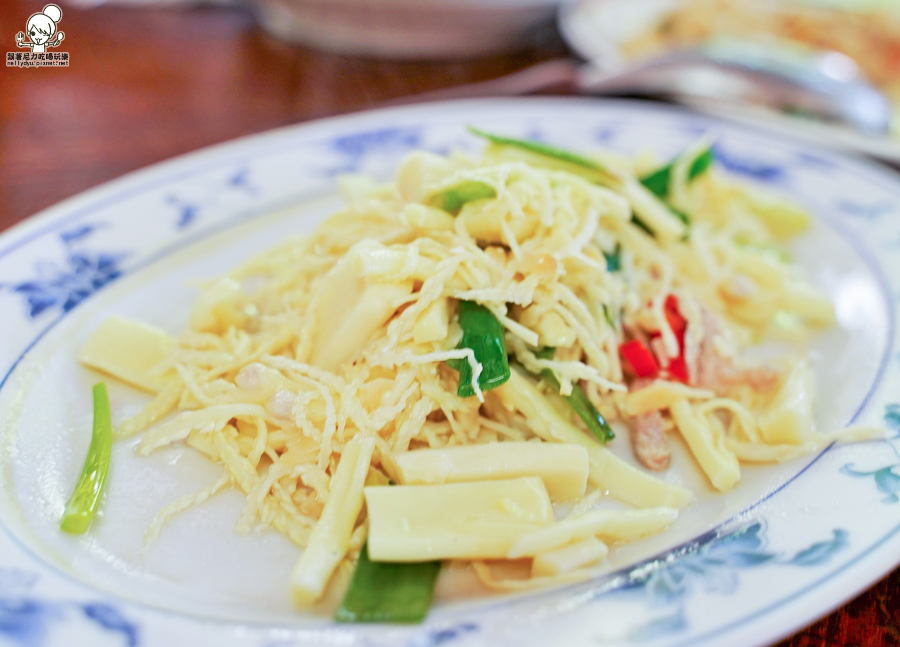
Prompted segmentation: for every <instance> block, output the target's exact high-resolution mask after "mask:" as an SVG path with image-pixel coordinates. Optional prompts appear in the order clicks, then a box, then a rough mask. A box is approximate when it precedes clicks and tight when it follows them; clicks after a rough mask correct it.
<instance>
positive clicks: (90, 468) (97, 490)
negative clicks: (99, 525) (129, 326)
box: [59, 382, 112, 535]
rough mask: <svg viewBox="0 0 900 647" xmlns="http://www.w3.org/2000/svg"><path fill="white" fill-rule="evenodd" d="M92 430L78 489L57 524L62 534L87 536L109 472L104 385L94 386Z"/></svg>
mask: <svg viewBox="0 0 900 647" xmlns="http://www.w3.org/2000/svg"><path fill="white" fill-rule="evenodd" d="M93 394H94V430H93V433H92V434H91V446H90V448H89V449H88V455H87V458H86V459H85V461H84V468H82V470H81V478H79V479H78V485H76V486H75V491H74V492H73V493H72V497H71V498H70V499H69V502H68V504H67V505H66V513H65V515H64V516H63V518H62V521H61V522H60V524H59V527H60V528H61V529H62V530H64V531H65V532H68V533H71V534H73V535H80V534H82V533H85V532H87V529H88V528H89V527H90V525H91V521H92V520H93V518H94V513H95V512H96V511H97V506H98V504H99V503H100V495H101V494H102V492H103V484H104V483H106V474H107V472H108V471H109V457H110V454H111V453H112V414H111V413H110V410H109V395H108V394H107V392H106V384H104V383H103V382H98V383H97V384H95V385H94V389H93Z"/></svg>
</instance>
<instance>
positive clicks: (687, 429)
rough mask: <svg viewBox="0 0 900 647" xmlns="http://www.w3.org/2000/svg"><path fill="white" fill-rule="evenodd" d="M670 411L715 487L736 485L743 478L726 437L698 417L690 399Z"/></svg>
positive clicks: (678, 403)
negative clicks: (689, 402)
mask: <svg viewBox="0 0 900 647" xmlns="http://www.w3.org/2000/svg"><path fill="white" fill-rule="evenodd" d="M669 412H670V413H671V414H672V420H674V421H675V425H676V426H677V427H678V431H680V432H681V435H682V436H683V437H684V439H685V441H687V444H688V447H690V448H691V453H693V454H694V458H696V459H697V462H698V463H700V467H702V468H703V471H704V472H706V475H707V476H708V477H709V480H710V482H711V483H712V484H713V487H715V488H716V489H717V490H719V491H720V492H727V491H728V490H730V489H731V488H733V487H734V486H735V484H736V483H737V482H738V481H739V480H740V479H741V466H740V464H739V463H738V459H737V457H736V456H735V455H734V452H732V451H731V450H730V449H728V447H726V446H725V438H724V436H723V435H721V434H718V433H716V430H714V429H713V428H712V427H711V426H710V425H709V424H708V423H707V422H706V421H704V420H701V419H700V418H698V417H697V416H696V415H695V414H694V412H693V410H692V409H691V405H690V404H688V401H687V400H678V401H677V402H675V403H673V404H672V406H671V407H669Z"/></svg>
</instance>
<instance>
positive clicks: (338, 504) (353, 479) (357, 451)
mask: <svg viewBox="0 0 900 647" xmlns="http://www.w3.org/2000/svg"><path fill="white" fill-rule="evenodd" d="M374 450H375V439H374V438H371V437H366V438H359V437H354V438H353V439H351V440H350V441H348V442H347V444H346V445H344V452H343V453H342V454H341V460H340V462H338V466H337V469H336V470H335V474H334V476H332V478H331V492H330V494H329V496H328V502H327V503H326V504H325V507H324V508H323V509H322V514H321V516H320V517H319V521H318V523H316V525H315V527H314V528H313V531H312V534H310V536H309V542H308V543H307V545H306V549H305V550H304V551H303V554H302V555H301V556H300V560H299V561H298V562H297V565H296V566H295V567H294V572H293V573H292V574H291V594H292V596H293V599H294V603H295V604H296V605H297V606H309V605H311V604H313V603H314V602H316V600H318V599H319V598H321V597H322V594H323V593H324V592H325V587H326V586H327V585H328V581H329V580H330V579H331V575H332V573H334V569H336V568H337V566H338V564H340V562H341V560H342V559H344V555H346V554H347V550H348V548H349V547H350V537H351V535H352V534H353V526H354V525H355V523H356V517H357V516H358V515H359V511H360V510H362V504H363V486H364V485H365V482H366V475H367V474H368V472H369V463H370V462H371V460H372V452H373V451H374Z"/></svg>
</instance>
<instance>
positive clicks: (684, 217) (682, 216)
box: [666, 204, 691, 238]
mask: <svg viewBox="0 0 900 647" xmlns="http://www.w3.org/2000/svg"><path fill="white" fill-rule="evenodd" d="M666 206H667V207H669V211H671V212H672V214H673V215H674V216H675V217H676V218H678V219H679V220H680V221H681V222H683V223H684V224H686V225H690V224H691V217H690V216H689V215H687V214H686V213H685V212H684V211H682V210H681V209H677V208H675V207H673V206H672V205H670V204H667V205H666ZM685 238H687V233H686V232H685Z"/></svg>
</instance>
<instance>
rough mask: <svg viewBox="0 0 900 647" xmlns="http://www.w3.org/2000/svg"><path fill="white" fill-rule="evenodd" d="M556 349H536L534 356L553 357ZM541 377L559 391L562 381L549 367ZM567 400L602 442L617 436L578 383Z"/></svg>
mask: <svg viewBox="0 0 900 647" xmlns="http://www.w3.org/2000/svg"><path fill="white" fill-rule="evenodd" d="M555 351H556V349H555V348H553V347H552V346H548V347H547V348H542V349H540V350H538V351H535V353H534V356H535V357H537V358H538V359H552V357H553V353H554V352H555ZM541 379H543V380H544V381H546V382H547V383H548V384H551V385H552V386H553V388H555V389H556V392H557V393H559V389H560V383H559V380H557V379H556V376H555V375H554V374H553V371H551V370H550V369H549V368H545V369H544V370H543V371H541ZM564 397H565V398H566V402H568V403H569V406H571V407H572V409H574V410H575V413H576V414H577V415H578V417H579V418H581V420H582V422H584V424H585V425H586V426H587V428H588V429H589V430H590V432H591V433H592V434H594V437H595V438H596V439H597V440H599V441H600V442H601V443H605V442H606V441H608V440H612V439H613V438H615V437H616V435H615V434H614V433H613V430H612V427H610V426H609V423H608V422H606V419H605V418H604V417H603V416H602V415H600V412H599V411H597V407H595V406H594V404H593V403H592V402H591V401H590V400H589V399H588V397H587V393H585V392H584V389H582V388H581V387H580V386H578V385H577V384H573V385H572V393H570V394H569V395H567V396H564Z"/></svg>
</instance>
